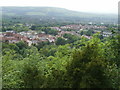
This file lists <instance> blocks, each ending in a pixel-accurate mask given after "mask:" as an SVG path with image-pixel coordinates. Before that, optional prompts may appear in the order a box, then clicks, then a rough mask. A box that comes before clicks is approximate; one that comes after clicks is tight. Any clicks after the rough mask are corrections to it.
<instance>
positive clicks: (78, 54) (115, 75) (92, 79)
mask: <svg viewBox="0 0 120 90" xmlns="http://www.w3.org/2000/svg"><path fill="white" fill-rule="evenodd" d="M64 37H67V38H72V35H69V34H67V35H65V36H64ZM73 37H74V36H73ZM64 44H65V45H64ZM119 46H120V37H119V35H117V36H113V37H110V38H105V39H102V41H101V40H100V39H99V34H95V35H93V38H92V39H90V40H88V39H86V38H81V39H80V40H77V41H76V40H75V42H74V43H70V44H66V40H65V39H63V38H58V40H57V41H56V45H49V43H47V42H46V44H45V43H44V44H41V43H39V44H38V45H37V46H27V45H26V44H25V43H24V42H19V43H16V44H8V43H3V50H2V52H3V56H2V68H3V88H119V87H120V84H119V83H118V81H119V80H120V77H119V70H120V69H119V59H120V57H119V56H120V55H119V48H120V47H119Z"/></svg>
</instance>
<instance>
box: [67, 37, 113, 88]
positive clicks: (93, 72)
mask: <svg viewBox="0 0 120 90" xmlns="http://www.w3.org/2000/svg"><path fill="white" fill-rule="evenodd" d="M99 42H100V40H99V39H92V40H91V41H89V42H88V43H87V44H86V46H84V47H82V48H81V49H80V50H75V51H74V52H73V55H72V59H71V62H69V63H68V66H67V67H66V68H67V74H68V77H69V79H70V83H71V87H72V88H106V87H107V88H110V87H111V82H110V80H109V78H108V76H107V75H106V73H105V71H106V67H107V63H106V60H105V58H104V57H103V55H102V54H103V51H102V49H101V48H100V44H99Z"/></svg>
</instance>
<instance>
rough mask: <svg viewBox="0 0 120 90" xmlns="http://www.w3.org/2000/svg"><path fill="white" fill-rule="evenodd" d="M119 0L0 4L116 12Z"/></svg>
mask: <svg viewBox="0 0 120 90" xmlns="http://www.w3.org/2000/svg"><path fill="white" fill-rule="evenodd" d="M118 2H119V0H0V6H47V7H60V8H66V9H69V10H75V11H81V12H91V13H113V14H117V13H118Z"/></svg>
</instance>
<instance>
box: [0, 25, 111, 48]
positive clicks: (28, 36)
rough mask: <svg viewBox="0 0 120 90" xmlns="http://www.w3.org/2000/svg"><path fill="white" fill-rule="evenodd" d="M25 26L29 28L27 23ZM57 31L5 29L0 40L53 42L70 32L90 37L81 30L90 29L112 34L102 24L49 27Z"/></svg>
mask: <svg viewBox="0 0 120 90" xmlns="http://www.w3.org/2000/svg"><path fill="white" fill-rule="evenodd" d="M27 27H29V28H31V26H30V25H29V24H28V25H27ZM50 28H51V29H54V30H56V31H57V33H58V34H57V35H50V34H46V33H45V32H44V31H42V32H41V33H38V32H37V31H33V30H30V31H22V32H16V31H13V30H10V31H5V32H2V33H0V41H1V42H9V43H18V42H20V41H24V42H26V43H27V44H28V46H31V45H32V44H36V45H37V44H38V43H39V42H46V41H49V42H50V43H53V44H55V41H56V39H57V38H58V37H62V38H64V37H63V35H64V34H71V35H75V36H78V37H85V38H87V39H91V38H92V36H91V35H87V34H84V33H83V32H88V33H89V31H91V30H92V34H94V33H97V32H99V33H100V34H101V35H102V36H103V37H109V36H111V35H112V32H110V31H109V32H108V31H104V30H106V29H107V27H106V26H104V25H100V26H97V25H91V24H89V25H81V24H80V25H65V26H61V27H50Z"/></svg>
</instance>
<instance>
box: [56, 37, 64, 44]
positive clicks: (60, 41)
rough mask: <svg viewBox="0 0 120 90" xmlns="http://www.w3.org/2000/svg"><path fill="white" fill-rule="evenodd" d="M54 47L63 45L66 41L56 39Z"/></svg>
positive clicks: (59, 38)
mask: <svg viewBox="0 0 120 90" xmlns="http://www.w3.org/2000/svg"><path fill="white" fill-rule="evenodd" d="M55 44H56V45H65V44H66V40H65V39H63V38H61V37H58V38H57V40H56V42H55Z"/></svg>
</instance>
